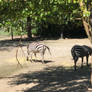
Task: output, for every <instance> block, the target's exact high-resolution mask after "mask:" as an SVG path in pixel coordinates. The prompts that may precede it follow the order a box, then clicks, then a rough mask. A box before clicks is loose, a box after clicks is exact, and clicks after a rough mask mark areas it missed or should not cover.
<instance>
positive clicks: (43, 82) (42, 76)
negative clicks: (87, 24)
mask: <svg viewBox="0 0 92 92" xmlns="http://www.w3.org/2000/svg"><path fill="white" fill-rule="evenodd" d="M0 39H1V40H0V92H88V91H87V88H88V87H89V85H90V61H91V57H89V67H87V66H86V59H84V67H83V68H82V69H81V68H80V65H81V59H79V60H78V63H77V71H76V72H75V71H74V68H73V65H74V62H73V60H72V56H71V48H72V46H73V45H75V44H79V45H84V44H85V45H88V46H91V44H90V42H89V40H88V39H59V40H44V41H40V42H41V43H44V44H46V45H47V46H49V47H50V50H51V53H52V55H50V54H49V52H48V51H46V53H45V64H42V62H41V57H40V55H39V54H38V55H37V59H36V61H34V62H33V63H31V62H30V61H26V55H27V54H26V45H27V42H24V44H26V45H25V46H23V47H22V48H23V51H24V54H23V52H22V51H21V49H20V48H19V52H18V59H19V61H20V63H21V64H22V66H23V67H20V66H19V65H18V64H17V61H16V58H15V55H16V49H17V48H18V47H17V45H18V43H17V42H9V41H8V40H7V39H9V38H2V37H1V38H0ZM33 59H35V57H34V56H33ZM90 92H91V91H90Z"/></svg>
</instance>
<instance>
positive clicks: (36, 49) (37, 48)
mask: <svg viewBox="0 0 92 92" xmlns="http://www.w3.org/2000/svg"><path fill="white" fill-rule="evenodd" d="M46 49H48V51H49V53H50V54H51V52H50V49H49V47H48V46H46V45H44V44H41V43H38V42H32V43H30V44H29V45H28V46H27V53H28V56H27V61H28V60H29V55H30V54H31V62H32V55H33V54H34V55H35V57H36V54H37V53H40V54H41V57H42V63H44V54H45V51H46Z"/></svg>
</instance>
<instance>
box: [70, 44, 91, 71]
mask: <svg viewBox="0 0 92 92" xmlns="http://www.w3.org/2000/svg"><path fill="white" fill-rule="evenodd" d="M71 54H72V57H73V60H74V63H75V70H76V63H77V61H78V58H79V57H80V58H82V64H81V67H82V66H83V58H84V57H85V56H86V60H87V65H88V58H89V55H91V54H92V48H90V47H88V46H86V45H83V46H80V45H74V46H73V47H72V49H71Z"/></svg>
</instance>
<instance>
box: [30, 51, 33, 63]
mask: <svg viewBox="0 0 92 92" xmlns="http://www.w3.org/2000/svg"><path fill="white" fill-rule="evenodd" d="M32 55H33V53H31V59H30V61H31V62H33V60H32Z"/></svg>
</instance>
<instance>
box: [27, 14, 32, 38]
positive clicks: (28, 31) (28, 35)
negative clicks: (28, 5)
mask: <svg viewBox="0 0 92 92" xmlns="http://www.w3.org/2000/svg"><path fill="white" fill-rule="evenodd" d="M27 37H28V38H29V39H31V38H32V34H31V18H30V16H28V17H27Z"/></svg>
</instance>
